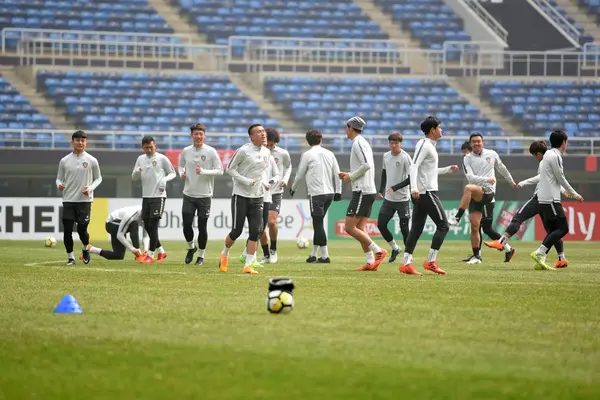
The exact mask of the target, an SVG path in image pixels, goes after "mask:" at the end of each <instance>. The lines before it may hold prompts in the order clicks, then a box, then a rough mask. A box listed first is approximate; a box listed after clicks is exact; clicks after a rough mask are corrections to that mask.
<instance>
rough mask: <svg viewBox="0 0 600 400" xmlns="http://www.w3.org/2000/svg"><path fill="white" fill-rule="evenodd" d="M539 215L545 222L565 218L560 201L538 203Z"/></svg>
mask: <svg viewBox="0 0 600 400" xmlns="http://www.w3.org/2000/svg"><path fill="white" fill-rule="evenodd" d="M540 216H541V217H542V219H543V220H544V221H545V222H547V223H548V222H556V221H558V220H561V219H567V216H566V215H565V209H564V208H563V206H562V204H561V203H560V201H556V202H553V203H550V204H542V203H540Z"/></svg>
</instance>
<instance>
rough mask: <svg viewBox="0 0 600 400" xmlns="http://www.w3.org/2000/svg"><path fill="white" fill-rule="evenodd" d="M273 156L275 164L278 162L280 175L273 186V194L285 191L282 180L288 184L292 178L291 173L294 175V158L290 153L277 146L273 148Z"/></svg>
mask: <svg viewBox="0 0 600 400" xmlns="http://www.w3.org/2000/svg"><path fill="white" fill-rule="evenodd" d="M271 156H273V159H274V160H275V164H277V169H278V170H279V175H280V176H279V182H277V184H276V185H273V186H271V194H279V193H283V188H282V187H281V182H284V183H285V184H286V185H287V184H288V182H289V180H290V175H292V159H291V157H290V153H289V152H288V151H287V150H286V149H283V148H281V147H279V146H275V147H274V148H273V150H271Z"/></svg>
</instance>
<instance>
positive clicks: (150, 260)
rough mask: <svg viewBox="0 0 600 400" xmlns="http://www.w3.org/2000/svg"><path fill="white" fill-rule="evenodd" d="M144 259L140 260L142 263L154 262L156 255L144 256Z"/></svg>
mask: <svg viewBox="0 0 600 400" xmlns="http://www.w3.org/2000/svg"><path fill="white" fill-rule="evenodd" d="M142 257H143V258H142V260H141V261H140V262H141V263H142V264H152V263H153V262H154V257H150V256H149V255H147V254H146V255H145V256H142Z"/></svg>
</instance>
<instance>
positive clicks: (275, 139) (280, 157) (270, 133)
mask: <svg viewBox="0 0 600 400" xmlns="http://www.w3.org/2000/svg"><path fill="white" fill-rule="evenodd" d="M266 131H267V148H268V149H269V150H271V156H273V158H274V159H275V164H277V168H278V169H279V173H280V181H279V182H277V183H276V184H274V185H273V186H271V190H270V193H271V197H272V201H271V204H270V205H269V219H268V223H269V238H270V239H271V250H270V254H269V257H268V258H269V263H270V264H276V263H277V234H278V232H279V227H278V226H277V217H278V216H279V212H280V211H281V198H282V197H283V189H284V188H285V187H286V186H287V185H288V181H289V180H290V175H291V174H292V159H291V158H290V153H288V151H287V150H286V149H283V148H281V147H279V146H278V145H277V143H279V132H277V130H276V129H274V128H267V129H266ZM263 236H264V237H265V238H266V233H263Z"/></svg>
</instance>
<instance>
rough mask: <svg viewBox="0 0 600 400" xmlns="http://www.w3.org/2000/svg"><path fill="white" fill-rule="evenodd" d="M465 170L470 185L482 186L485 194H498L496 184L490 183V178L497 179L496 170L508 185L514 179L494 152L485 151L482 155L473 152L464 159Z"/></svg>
mask: <svg viewBox="0 0 600 400" xmlns="http://www.w3.org/2000/svg"><path fill="white" fill-rule="evenodd" d="M463 170H464V172H465V176H466V177H467V180H468V181H469V183H471V184H473V185H477V186H481V187H482V188H483V191H484V192H485V193H496V183H489V182H488V179H489V178H494V179H496V172H495V171H496V170H498V172H500V174H502V176H503V177H504V179H506V180H507V181H508V183H511V184H512V183H513V177H512V175H511V174H510V172H509V171H508V169H507V168H506V166H505V165H504V164H503V163H502V160H500V156H498V153H496V152H495V151H494V150H490V149H483V150H482V151H481V153H479V154H476V153H475V152H471V153H469V154H467V155H466V156H464V157H463Z"/></svg>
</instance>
